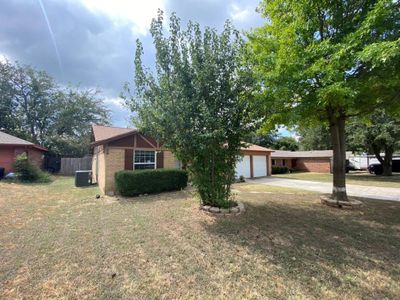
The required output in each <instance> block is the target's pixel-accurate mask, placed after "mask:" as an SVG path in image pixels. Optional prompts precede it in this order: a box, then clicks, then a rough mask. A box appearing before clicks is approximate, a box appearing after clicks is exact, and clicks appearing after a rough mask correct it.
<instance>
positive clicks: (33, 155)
mask: <svg viewBox="0 0 400 300" xmlns="http://www.w3.org/2000/svg"><path fill="white" fill-rule="evenodd" d="M46 152H47V149H46V148H43V147H41V146H38V145H35V144H33V143H31V142H28V141H26V140H23V139H20V138H18V137H16V136H13V135H10V134H7V133H5V132H2V131H0V168H4V169H5V170H4V172H5V174H7V173H9V172H11V171H13V168H12V166H13V163H14V162H15V158H16V157H17V155H20V154H22V153H26V155H27V157H28V159H29V161H30V162H32V163H34V164H36V165H37V166H38V167H40V168H42V167H43V162H44V154H45V153H46Z"/></svg>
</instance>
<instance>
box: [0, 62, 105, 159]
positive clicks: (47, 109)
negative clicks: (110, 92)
mask: <svg viewBox="0 0 400 300" xmlns="http://www.w3.org/2000/svg"><path fill="white" fill-rule="evenodd" d="M108 122H109V111H108V110H107V109H106V107H105V106H104V103H103V101H102V99H101V98H100V97H99V92H98V91H97V90H92V89H80V88H78V87H72V86H66V87H65V86H61V85H60V84H58V83H56V82H55V80H54V79H53V78H52V77H50V76H49V75H48V74H47V73H46V72H44V71H38V70H36V69H34V68H33V67H31V66H29V65H21V64H19V63H11V62H9V61H5V62H0V130H2V131H4V132H6V133H9V134H12V135H15V136H17V137H20V138H23V139H26V140H28V141H31V142H33V143H36V144H40V145H42V146H44V147H47V148H48V149H49V150H50V152H51V153H53V154H57V155H62V156H83V155H85V154H87V153H88V150H89V143H90V134H91V129H90V124H91V123H97V124H107V123H108Z"/></svg>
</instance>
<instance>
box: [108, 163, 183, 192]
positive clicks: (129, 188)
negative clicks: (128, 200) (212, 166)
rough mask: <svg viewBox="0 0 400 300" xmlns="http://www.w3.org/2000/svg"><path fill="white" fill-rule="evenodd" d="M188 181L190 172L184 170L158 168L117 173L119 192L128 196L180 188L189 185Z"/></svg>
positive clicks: (116, 182) (117, 188)
mask: <svg viewBox="0 0 400 300" xmlns="http://www.w3.org/2000/svg"><path fill="white" fill-rule="evenodd" d="M187 181H188V174H187V172H186V171H184V170H175V169H171V170H169V169H158V170H137V171H119V172H117V173H115V186H116V190H117V192H118V193H119V194H121V195H122V196H128V197H130V196H137V195H140V194H152V193H160V192H164V191H173V190H180V189H182V188H184V187H186V186H187Z"/></svg>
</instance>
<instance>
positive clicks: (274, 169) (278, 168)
mask: <svg viewBox="0 0 400 300" xmlns="http://www.w3.org/2000/svg"><path fill="white" fill-rule="evenodd" d="M285 173H289V168H288V167H285V166H272V174H285Z"/></svg>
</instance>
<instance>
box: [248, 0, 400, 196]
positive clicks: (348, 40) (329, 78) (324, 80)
mask: <svg viewBox="0 0 400 300" xmlns="http://www.w3.org/2000/svg"><path fill="white" fill-rule="evenodd" d="M399 7H400V3H399V2H398V1H392V0H378V1H372V0H351V1H339V0H337V1H325V0H323V1H298V0H275V1H267V0H265V1H263V2H262V4H261V6H260V9H259V10H260V11H261V13H262V14H263V16H264V17H265V18H267V19H268V22H267V23H266V25H264V26H262V27H260V28H257V29H255V30H253V31H252V32H251V33H250V34H249V49H250V51H252V53H251V57H252V58H253V59H254V69H255V70H256V71H257V73H258V74H259V77H260V78H261V80H262V87H263V89H262V91H263V93H262V95H261V96H260V97H259V98H260V99H262V102H263V106H262V108H261V109H262V110H263V111H265V112H266V113H267V114H268V118H266V119H265V127H270V128H273V127H274V126H275V125H276V124H286V125H297V124H299V125H300V126H314V125H320V124H326V123H329V128H330V133H331V139H332V148H333V152H334V155H333V160H334V164H333V175H334V176H333V181H334V187H335V188H334V191H337V190H338V189H336V187H340V188H341V189H340V190H342V191H343V190H344V189H343V188H344V187H345V164H344V161H345V136H344V127H345V121H346V119H347V118H348V117H351V116H354V115H361V114H363V115H367V114H370V113H372V112H373V111H374V109H376V108H377V107H390V110H399V109H400V93H399V92H398V91H399V90H400V40H399V38H400V22H399V21H398V20H399V19H400V9H399ZM340 193H341V194H342V195H341V196H340V197H342V199H343V200H345V198H346V197H345V192H340ZM334 197H336V196H335V193H334ZM336 199H338V198H336Z"/></svg>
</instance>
